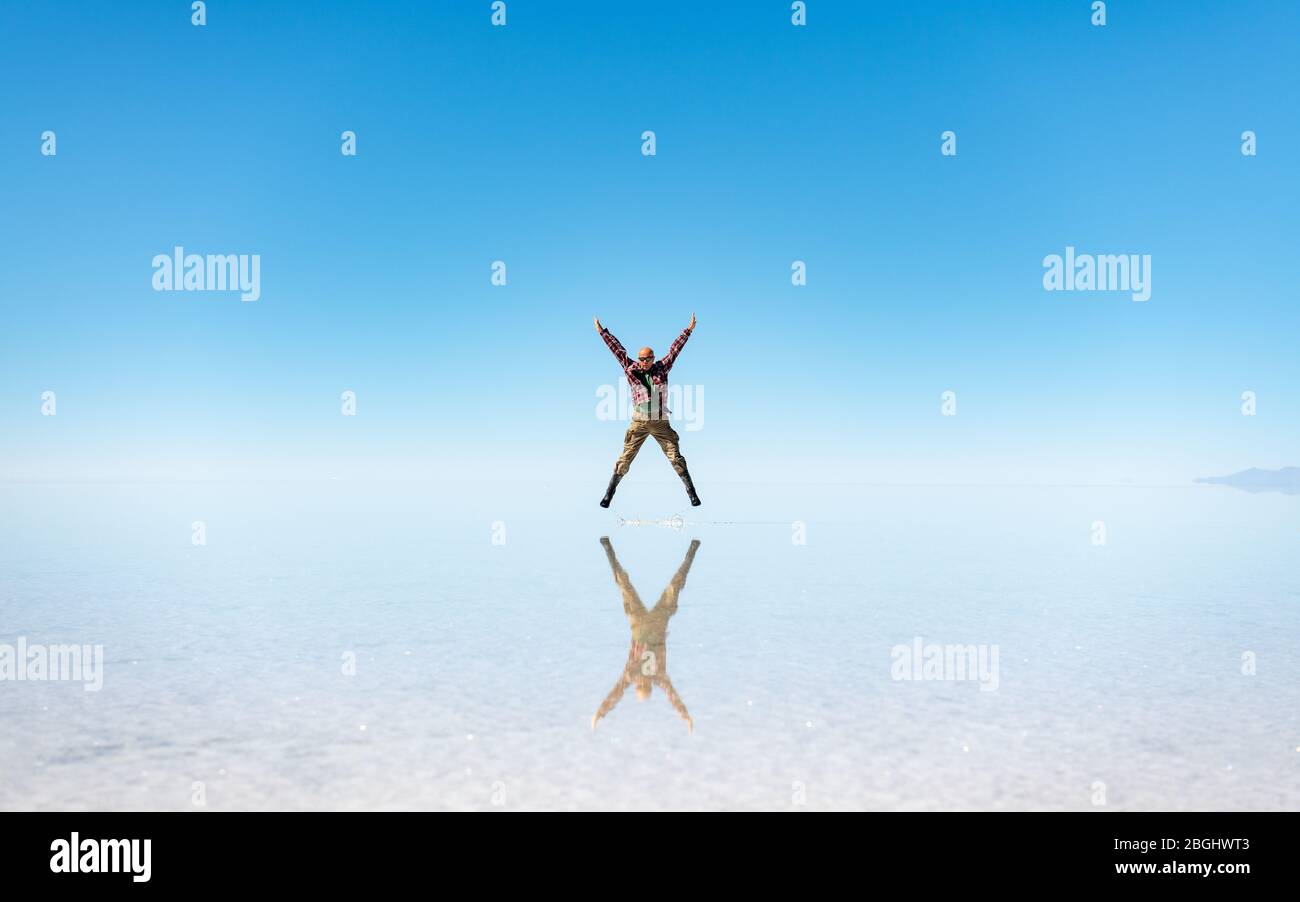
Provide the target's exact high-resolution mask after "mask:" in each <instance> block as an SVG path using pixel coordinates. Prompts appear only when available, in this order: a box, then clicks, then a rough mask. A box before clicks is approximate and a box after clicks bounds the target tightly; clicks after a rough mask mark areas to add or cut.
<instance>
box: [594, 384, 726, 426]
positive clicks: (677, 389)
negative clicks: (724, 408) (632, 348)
mask: <svg viewBox="0 0 1300 902" xmlns="http://www.w3.org/2000/svg"><path fill="white" fill-rule="evenodd" d="M633 414H635V415H636V419H646V418H649V419H652V420H657V419H667V420H669V421H670V422H671V421H674V420H676V421H679V422H682V423H684V424H685V427H684V428H685V429H686V431H687V432H699V431H700V430H701V429H703V428H704V386H703V385H685V386H683V385H680V384H677V383H674V384H672V385H669V386H668V388H667V390H666V391H661V390H660V388H659V386H657V385H656V386H655V387H654V391H653V392H651V393H649V400H647V401H642V402H640V403H638V402H636V401H634V400H633V398H632V389H631V387H630V386H629V385H628V383H627V382H619V383H618V384H617V385H610V384H605V385H601V386H599V387H598V388H597V389H596V419H598V420H631V419H633ZM665 415H666V416H665Z"/></svg>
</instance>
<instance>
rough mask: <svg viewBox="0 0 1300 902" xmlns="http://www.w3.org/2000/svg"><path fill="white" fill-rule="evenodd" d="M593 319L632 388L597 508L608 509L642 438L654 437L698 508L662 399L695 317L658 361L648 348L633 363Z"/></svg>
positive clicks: (698, 500) (692, 484)
mask: <svg viewBox="0 0 1300 902" xmlns="http://www.w3.org/2000/svg"><path fill="white" fill-rule="evenodd" d="M593 319H594V320H595V322H596V331H597V332H599V333H600V337H601V338H603V339H605V344H607V345H609V349H610V350H611V351H613V352H614V356H615V357H617V358H618V362H619V364H620V365H621V366H622V367H623V372H624V374H626V376H627V381H628V383H629V384H630V385H631V386H632V402H633V410H632V425H630V426H628V427H627V434H626V435H625V436H623V453H622V454H620V455H619V457H618V460H617V461H616V462H615V463H614V475H613V476H612V477H611V478H610V480H609V488H607V489H606V490H605V497H604V498H602V499H601V501H600V506H601V507H609V502H610V501H612V500H613V498H614V489H616V488H618V481H619V480H620V479H622V478H623V477H624V476H626V475H627V471H628V468H629V467H631V466H632V459H633V458H635V457H636V454H637V452H638V451H640V450H641V445H642V444H644V443H645V440H646V438H647V437H648V436H654V440H655V441H657V442H658V443H659V447H660V448H663V450H664V454H665V455H666V456H667V458H668V462H669V463H670V464H672V467H673V469H674V470H676V471H677V475H678V476H680V477H681V478H682V483H683V484H684V485H685V486H686V494H687V495H689V496H690V499H691V505H692V506H693V507H699V505H700V496H699V495H697V494H695V483H693V482H691V474H690V471H688V470H687V469H686V458H684V457H682V454H681V451H679V450H678V448H677V442H678V441H679V440H680V436H678V435H677V431H676V430H675V429H673V427H672V426H671V425H669V423H668V414H669V410H668V407H667V406H666V405H665V404H664V398H665V397H666V396H667V393H668V371H669V370H671V369H672V368H673V364H674V363H675V362H676V361H677V355H678V354H680V353H681V352H682V348H683V347H684V346H685V345H686V339H688V338H690V337H691V333H692V332H694V331H695V314H694V313H692V314H691V324H690V325H689V326H687V327H686V328H685V329H684V330H683V331H682V334H681V335H679V336H677V340H676V341H674V342H673V344H672V347H670V348H669V349H668V353H667V354H666V355H664V358H663V359H662V360H655V352H654V351H652V350H650V349H649V348H642V349H641V350H640V351H639V352H637V358H636V360H633V359H632V358H631V357H628V356H627V351H626V350H624V348H623V345H622V344H620V343H619V340H618V339H617V338H615V337H614V336H613V335H611V334H610V331H609V330H608V329H606V328H605V327H604V326H602V325H601V324H600V319H599V318H596V317H593Z"/></svg>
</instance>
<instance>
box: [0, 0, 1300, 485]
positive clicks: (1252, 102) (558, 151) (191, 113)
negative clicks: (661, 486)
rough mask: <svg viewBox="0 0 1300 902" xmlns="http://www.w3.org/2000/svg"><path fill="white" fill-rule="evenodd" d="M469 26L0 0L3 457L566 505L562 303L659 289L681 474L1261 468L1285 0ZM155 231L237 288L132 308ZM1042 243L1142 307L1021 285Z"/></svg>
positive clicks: (580, 443) (1279, 448)
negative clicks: (426, 480) (49, 395)
mask: <svg viewBox="0 0 1300 902" xmlns="http://www.w3.org/2000/svg"><path fill="white" fill-rule="evenodd" d="M489 7H490V4H489V3H487V2H457V3H450V2H448V3H429V2H421V3H390V4H360V3H335V2H322V3H310V4H308V3H297V4H288V3H275V4H271V3H251V2H250V3H244V2H213V3H210V4H209V9H208V24H207V25H206V26H204V27H194V26H192V25H191V24H190V21H189V8H188V4H186V3H161V2H142V3H133V4H91V3H84V4H78V3H69V4H32V5H20V4H6V5H5V6H4V8H3V10H0V34H2V35H3V37H0V50H2V51H3V52H0V74H3V82H4V84H5V86H6V87H5V96H4V102H3V105H0V195H2V196H3V198H4V203H3V206H2V208H0V240H2V242H3V247H4V248H5V250H6V254H5V265H4V266H2V267H0V305H2V306H0V309H2V311H3V315H4V322H5V326H6V328H5V329H3V330H0V479H28V478H40V479H70V480H77V479H88V478H89V479H97V478H159V479H174V478H249V477H253V478H273V479H274V478H299V477H325V476H336V475H341V476H343V477H344V478H370V477H383V478H414V477H432V478H445V477H449V476H450V477H452V478H456V479H462V478H464V479H477V478H504V479H511V480H533V479H557V480H560V479H584V480H585V479H590V480H591V481H592V482H593V484H598V485H603V482H604V480H605V478H606V475H607V473H608V471H609V469H610V467H611V466H612V463H613V460H614V458H615V456H616V455H617V452H618V449H619V445H620V442H621V434H622V426H621V425H620V424H617V423H612V422H601V421H599V420H597V419H596V417H595V414H594V411H595V406H596V391H597V389H598V387H599V386H600V385H602V384H612V383H615V382H617V380H618V379H619V372H618V370H617V368H616V367H615V365H614V363H613V361H612V358H610V356H609V354H608V352H607V351H606V349H605V348H604V346H603V344H602V343H601V342H600V340H599V339H598V337H597V336H596V334H595V332H594V331H593V329H592V326H591V317H592V316H593V315H596V314H598V315H600V317H601V319H602V321H603V322H605V324H606V325H608V326H609V327H610V328H611V329H612V330H613V331H614V332H615V334H617V335H618V336H619V337H620V338H621V339H622V340H623V341H624V343H625V344H627V345H628V346H629V347H635V346H639V345H641V344H647V343H648V344H651V345H652V346H654V347H655V349H656V350H658V351H660V353H662V352H663V350H665V349H666V348H667V346H668V344H669V343H670V342H671V340H672V339H673V338H674V337H675V336H676V334H677V333H678V332H679V331H680V330H681V329H682V328H683V327H684V326H685V325H686V323H687V322H688V321H689V319H690V316H691V313H692V311H694V312H695V313H696V314H697V315H698V317H699V321H700V326H699V329H698V330H697V333H696V335H695V336H694V337H693V338H692V340H691V342H690V344H689V345H688V346H687V348H686V350H685V351H684V352H683V355H682V357H681V359H680V360H679V362H678V365H677V367H676V369H675V370H674V373H673V377H674V380H675V381H677V382H679V383H683V384H690V385H699V386H703V389H704V399H705V400H704V408H705V419H704V423H703V428H701V429H700V430H699V431H697V432H686V431H684V430H682V429H681V427H679V431H682V434H683V451H684V453H685V455H686V456H687V458H688V459H689V460H690V461H691V466H692V469H693V470H694V471H695V474H696V477H697V481H699V482H702V483H703V482H705V481H708V480H728V479H734V480H754V481H763V480H773V481H784V482H790V481H799V480H804V479H811V480H818V481H820V480H849V481H866V482H894V481H901V482H909V481H941V482H942V481H949V480H951V481H976V482H979V481H990V482H1006V481H1040V480H1041V481H1066V482H1075V481H1078V482H1090V481H1114V480H1120V479H1135V480H1138V481H1155V482H1165V481H1172V482H1178V481H1185V480H1187V479H1191V478H1192V477H1195V476H1198V475H1209V474H1213V473H1221V472H1229V471H1232V470H1237V469H1242V468H1245V467H1248V466H1264V467H1275V466H1283V465H1287V464H1298V463H1300V455H1298V454H1297V450H1296V449H1297V447H1300V444H1298V440H1300V364H1298V363H1297V356H1298V355H1297V354H1296V351H1295V348H1296V336H1297V332H1298V329H1297V326H1300V313H1297V289H1296V284H1295V279H1294V274H1293V270H1294V262H1293V261H1294V260H1295V259H1296V251H1295V247H1294V241H1295V238H1296V236H1297V235H1298V234H1300V212H1297V201H1298V200H1300V197H1298V195H1300V190H1298V189H1300V176H1298V175H1297V173H1300V160H1298V159H1297V156H1298V153H1300V151H1298V150H1297V148H1298V147H1300V127H1297V118H1296V116H1295V98H1296V96H1297V93H1300V92H1298V91H1297V88H1300V68H1298V66H1300V64H1298V63H1297V55H1296V54H1295V53H1294V36H1295V34H1296V33H1297V31H1298V29H1300V8H1298V7H1297V6H1296V5H1295V4H1294V3H1284V2H1278V3H1263V2H1260V3H1240V4H1224V3H1209V2H1180V3H1174V2H1168V3H1160V2H1154V3H1153V2H1143V3H1137V2H1112V3H1109V4H1108V24H1107V25H1106V26H1105V27H1094V26H1092V25H1091V24H1090V23H1089V3H1087V2H1074V0H1071V2H1052V3H1010V2H1003V3H998V2H994V3H980V4H973V3H955V2H954V3H944V4H940V3H915V4H883V3H881V4H876V3H847V2H827V0H811V2H810V3H809V12H808V24H807V26H806V27H802V28H799V27H794V26H792V25H791V24H790V21H789V3H786V2H770V3H769V2H749V3H701V4H672V5H665V4H659V3H639V2H632V3H626V4H609V3H583V2H573V3H560V2H549V3H543V2H534V0H515V2H509V3H508V16H509V19H508V22H509V24H508V25H507V26H506V27H504V28H494V27H492V26H491V24H490V22H489V16H490V8H489ZM46 129H52V130H54V131H55V132H56V133H57V136H58V137H57V140H58V154H57V156H55V157H45V156H42V155H41V154H40V144H41V141H40V135H41V133H42V132H43V131H45V130H46ZM345 129H350V130H353V131H355V132H356V134H357V142H358V154H357V156H355V157H345V156H343V155H342V154H341V153H340V151H339V145H340V140H339V136H340V133H341V132H343V131H344V130H345ZM646 129H653V130H654V131H655V132H656V135H657V155H656V156H654V157H644V156H642V155H641V153H640V146H641V142H640V135H641V132H642V131H643V130H646ZM948 129H951V130H953V131H955V132H956V134H957V147H958V153H957V155H956V156H955V157H944V156H942V155H941V154H940V133H941V132H943V131H944V130H948ZM1247 129H1251V130H1254V131H1255V132H1256V133H1257V135H1258V146H1259V153H1258V155H1257V156H1255V157H1246V156H1243V155H1242V154H1241V152H1240V145H1241V140H1240V135H1241V133H1242V132H1243V131H1244V130H1247ZM178 244H179V245H182V246H184V247H185V248H186V249H187V251H191V252H196V253H202V254H207V253H236V254H238V253H247V254H259V255H260V256H261V260H262V264H261V274H262V296H261V299H260V300H259V301H257V302H255V303H241V302H240V301H239V300H238V297H237V296H236V295H233V294H215V293H188V292H178V293H158V292H154V291H153V290H152V289H151V287H150V279H151V277H152V274H153V273H152V269H151V260H152V258H153V257H154V255H156V254H166V253H170V251H171V249H172V248H173V247H174V246H175V245H178ZM1067 245H1073V246H1075V247H1076V248H1078V249H1079V251H1080V252H1091V253H1124V254H1150V255H1151V257H1152V280H1153V291H1152V297H1151V300H1150V301H1148V302H1146V303H1133V302H1132V301H1130V300H1129V299H1128V296H1127V295H1126V294H1107V293H1085V292H1063V293H1048V292H1045V291H1044V290H1043V288H1042V282H1041V278H1042V272H1043V270H1042V259H1043V257H1044V256H1046V255H1048V254H1053V253H1057V254H1059V253H1062V252H1063V251H1064V248H1065V247H1066V246H1067ZM498 259H500V260H504V261H505V262H506V264H507V266H508V272H509V284H508V285H507V286H505V287H493V286H492V285H490V283H489V275H490V265H491V263H492V261H494V260H498ZM796 259H798V260H804V261H806V262H807V265H808V284H807V286H804V287H795V286H792V285H791V284H790V278H789V274H790V264H791V261H793V260H796ZM47 390H52V391H55V392H56V393H57V398H58V415H57V416H56V417H43V416H41V414H40V405H41V401H40V396H41V393H42V392H44V391H47ZM344 390H353V391H355V392H356V393H357V396H358V415H357V416H356V417H343V416H341V415H340V413H339V403H340V402H339V395H340V393H341V392H343V391H344ZM946 390H951V391H954V392H956V393H957V398H958V413H957V416H955V417H943V416H941V415H940V412H939V405H940V395H941V393H942V392H944V391H946ZM1245 390H1252V391H1255V392H1256V393H1257V397H1258V415H1257V416H1255V417H1243V416H1241V414H1240V404H1241V402H1240V395H1241V393H1242V392H1243V391H1245ZM651 452H653V453H651ZM643 454H644V457H643V459H641V460H639V461H638V462H637V465H636V466H635V467H634V468H633V475H634V476H635V477H637V478H646V479H671V478H672V473H671V471H670V470H669V469H668V467H667V465H666V463H665V462H664V461H663V460H662V458H661V457H660V456H659V455H658V452H657V451H654V450H653V449H650V448H648V449H647V450H646V452H643Z"/></svg>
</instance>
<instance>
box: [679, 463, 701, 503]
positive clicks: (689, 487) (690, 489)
mask: <svg viewBox="0 0 1300 902" xmlns="http://www.w3.org/2000/svg"><path fill="white" fill-rule="evenodd" d="M678 475H679V476H681V477H682V485H684V486H686V494H687V495H689V496H690V499H691V507H699V506H700V496H699V495H697V494H695V483H693V482H691V472H690V470H687V469H686V468H685V467H683V468H682V472H681V473H679V474H678Z"/></svg>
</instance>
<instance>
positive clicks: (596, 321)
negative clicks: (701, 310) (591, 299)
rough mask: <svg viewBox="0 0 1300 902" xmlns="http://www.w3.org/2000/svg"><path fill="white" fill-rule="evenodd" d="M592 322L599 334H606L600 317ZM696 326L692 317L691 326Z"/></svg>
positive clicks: (594, 317)
mask: <svg viewBox="0 0 1300 902" xmlns="http://www.w3.org/2000/svg"><path fill="white" fill-rule="evenodd" d="M591 320H592V322H594V323H595V324H596V331H597V332H604V331H605V327H604V326H602V325H601V324H600V317H599V316H593V317H592V318H591ZM694 324H695V317H693V316H692V317H691V325H694Z"/></svg>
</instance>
